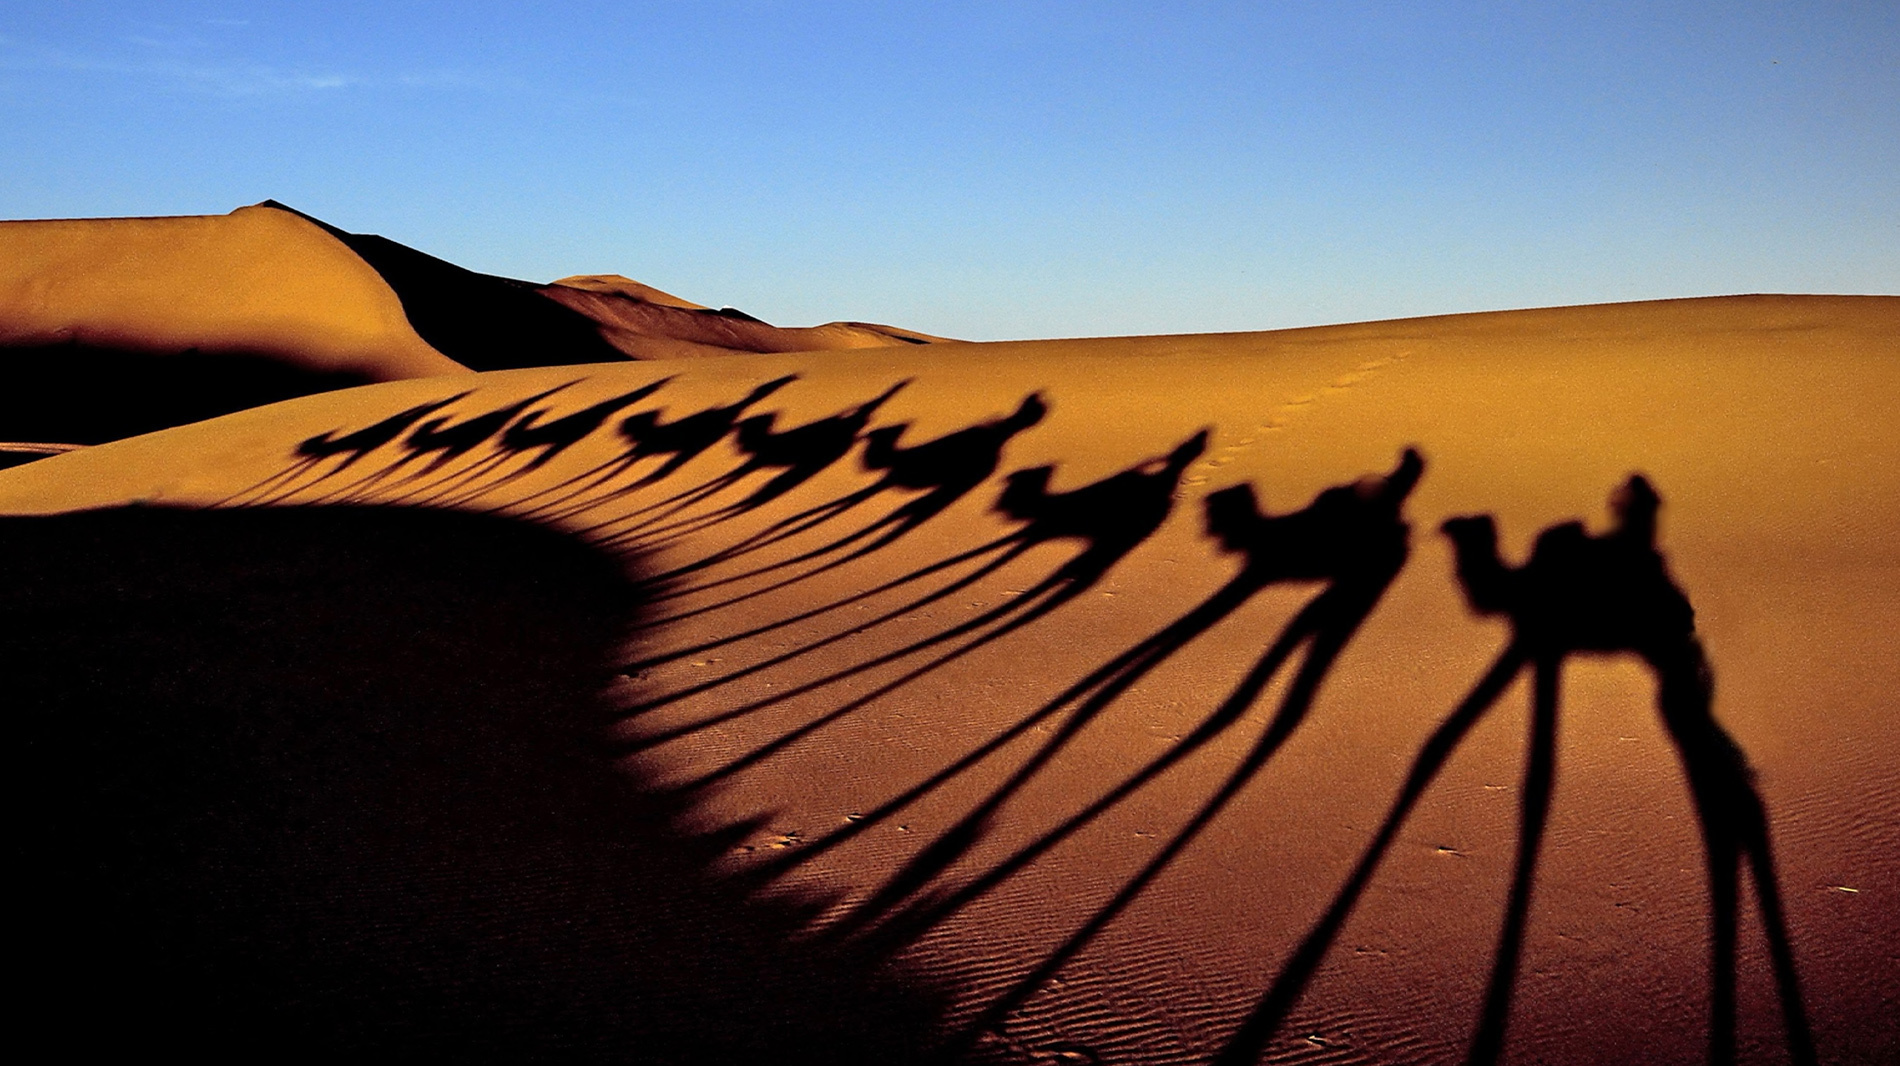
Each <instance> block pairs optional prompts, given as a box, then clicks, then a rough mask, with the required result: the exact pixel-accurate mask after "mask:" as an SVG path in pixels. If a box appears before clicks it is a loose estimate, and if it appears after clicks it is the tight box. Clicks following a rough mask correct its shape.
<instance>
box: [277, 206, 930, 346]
mask: <svg viewBox="0 0 1900 1066" xmlns="http://www.w3.org/2000/svg"><path fill="white" fill-rule="evenodd" d="M264 206H266V207H274V208H278V209H280V210H283V211H290V212H293V213H294V211H293V209H292V208H288V207H285V206H284V205H282V204H279V203H277V202H276V201H265V204H264ZM302 217H305V218H309V216H307V215H306V216H302ZM310 221H311V222H314V223H315V224H317V225H319V226H322V227H323V228H324V229H325V230H326V231H328V232H329V233H330V234H332V235H333V236H335V237H336V238H337V239H338V240H340V241H342V242H343V243H344V244H346V245H348V246H349V247H350V248H351V249H352V250H353V251H355V252H356V253H357V254H358V255H360V256H362V257H363V259H364V260H365V261H366V262H368V263H369V264H370V265H371V266H373V267H375V268H376V270H377V271H378V272H379V273H381V275H382V276H383V279H384V280H385V281H387V282H388V283H389V285H390V287H391V288H393V289H395V290H396V294H397V295H398V296H399V297H401V299H402V305H403V309H404V310H405V311H406V312H407V313H408V315H409V321H410V322H412V323H414V324H415V327H416V330H417V332H419V333H420V334H422V336H423V337H424V338H425V339H426V340H428V342H429V343H430V344H432V345H434V346H435V347H436V348H437V349H438V350H440V351H442V352H445V353H447V354H448V355H449V356H451V357H452V358H454V359H455V360H457V361H458V362H461V363H463V364H465V365H467V366H469V367H471V368H473V369H476V370H506V369H514V368H519V367H526V366H559V365H563V364H571V363H601V362H615V361H618V360H620V359H626V358H633V359H678V358H686V357H690V356H700V355H731V354H734V353H740V352H805V351H821V350H834V349H845V348H874V347H883V346H886V345H892V344H927V343H930V342H932V341H937V340H941V339H942V338H939V337H931V336H929V335H927V334H922V333H914V332H912V331H909V330H902V329H897V328H895V327H892V326H877V325H870V324H866V323H861V322H833V323H830V324H828V325H823V326H814V327H810V328H793V329H786V328H781V327H778V326H772V325H768V324H766V323H764V322H761V321H759V320H758V319H756V318H753V317H752V316H750V315H747V314H745V313H744V312H742V311H738V310H736V309H734V308H730V307H727V308H722V309H719V310H714V309H712V308H708V307H702V306H700V305H698V304H694V303H690V302H688V301H685V300H682V299H680V298H679V297H677V296H673V295H671V294H669V293H664V292H661V291H660V290H658V289H655V288H653V287H652V286H649V285H644V284H641V283H640V282H637V281H634V280H632V279H630V278H625V277H621V276H620V275H615V274H599V275H578V276H576V277H572V278H563V279H561V280H560V281H556V282H553V283H552V284H548V285H537V284H535V283H533V282H527V281H517V280H515V279H513V278H504V277H498V276H496V275H493V274H482V273H478V272H476V271H473V270H467V269H464V268H463V267H459V266H456V265H455V264H453V263H450V262H447V261H446V260H442V259H438V258H436V257H435V256H432V255H428V254H426V253H423V252H419V251H417V250H416V249H414V248H410V247H408V246H406V245H402V244H398V243H396V242H395V241H392V240H390V239H388V238H387V237H380V236H377V235H375V234H360V233H348V232H345V231H343V230H341V229H338V228H336V227H335V226H332V225H330V224H329V223H326V222H322V221H319V220H317V219H310Z"/></svg>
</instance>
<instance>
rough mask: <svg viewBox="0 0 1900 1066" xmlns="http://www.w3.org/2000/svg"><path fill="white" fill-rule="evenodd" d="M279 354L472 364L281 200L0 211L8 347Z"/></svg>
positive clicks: (0, 278) (437, 368)
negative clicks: (15, 218)
mask: <svg viewBox="0 0 1900 1066" xmlns="http://www.w3.org/2000/svg"><path fill="white" fill-rule="evenodd" d="M60 343H77V344H83V345H94V346H98V347H105V348H113V349H118V350H124V351H134V352H145V353H149V354H152V355H175V354H177V353H180V352H184V351H187V350H196V351H199V352H204V353H207V354H246V355H257V356H264V357H269V358H274V359H278V360H282V361H283V362H285V363H288V364H290V365H293V366H296V367H299V368H302V369H305V370H311V371H318V372H329V373H349V374H355V375H360V376H361V377H363V378H365V379H367V380H370V381H395V380H399V379H402V378H412V377H425V376H429V375H433V374H450V373H457V372H460V371H462V370H464V369H466V368H464V367H463V366H462V365H461V364H459V363H457V362H455V361H454V360H452V359H450V358H448V357H447V356H444V355H443V354H442V353H441V352H439V351H437V350H435V349H434V348H432V347H430V346H429V345H428V344H427V343H426V342H425V341H424V340H423V339H422V338H421V337H420V336H418V335H417V333H416V331H415V330H414V329H412V328H411V327H410V325H409V321H408V319H407V318H406V317H405V316H404V314H403V309H402V304H401V302H400V301H399V300H398V299H397V297H396V294H395V293H394V292H393V291H391V289H390V287H389V286H388V285H387V284H385V283H384V282H383V279H382V278H381V276H380V275H378V274H377V273H376V271H374V270H372V269H370V267H369V265H368V264H367V263H365V262H364V261H363V260H362V259H361V258H360V257H359V256H357V255H355V254H353V253H352V252H351V251H350V249H348V248H347V247H345V246H344V245H343V244H342V243H340V242H339V241H337V240H336V239H335V238H333V237H331V236H330V235H329V234H327V233H325V232H324V231H323V230H322V229H320V228H319V227H317V226H315V225H312V224H311V223H310V222H308V221H305V220H304V219H302V218H300V217H298V216H297V215H294V214H291V213H289V212H285V211H275V210H271V209H269V208H265V207H240V208H238V209H237V210H236V211H233V212H231V213H230V214H228V215H202V216H182V217H171V218H102V219H56V220H49V221H27V222H0V346H5V347H10V348H11V347H26V346H33V345H49V344H60Z"/></svg>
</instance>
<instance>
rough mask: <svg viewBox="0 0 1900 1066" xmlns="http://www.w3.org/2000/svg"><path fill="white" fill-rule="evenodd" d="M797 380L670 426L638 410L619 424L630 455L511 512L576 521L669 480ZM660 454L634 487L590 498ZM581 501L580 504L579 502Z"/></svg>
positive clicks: (788, 378) (776, 382)
mask: <svg viewBox="0 0 1900 1066" xmlns="http://www.w3.org/2000/svg"><path fill="white" fill-rule="evenodd" d="M796 380H798V375H796V374H787V375H785V376H784V377H779V378H774V379H772V380H771V381H767V382H765V383H764V384H761V385H758V386H756V387H755V388H753V389H752V390H751V391H750V392H748V393H746V394H745V395H744V396H743V397H740V398H739V400H738V401H737V402H734V403H730V404H722V405H720V406H717V407H708V408H706V409H705V410H703V411H695V412H693V413H692V414H689V415H684V416H682V417H680V418H676V419H673V420H672V421H670V422H663V421H661V420H660V414H661V412H659V411H636V412H635V413H633V414H631V415H629V416H627V417H626V418H625V419H624V420H622V421H621V423H620V426H619V433H620V436H621V438H622V439H623V440H625V441H626V442H627V448H626V450H625V451H624V452H622V453H621V454H620V455H619V456H617V457H615V458H613V459H610V460H608V461H607V462H604V463H602V464H600V465H599V466H596V467H594V468H593V469H591V470H584V471H582V472H581V473H579V474H576V475H574V476H573V477H571V478H568V479H567V480H566V481H563V482H561V483H559V484H557V485H552V486H549V487H548V488H546V489H543V490H541V491H540V492H537V493H533V494H531V495H529V496H525V497H523V498H521V499H519V500H516V501H514V502H513V503H512V504H510V505H508V507H509V513H511V514H513V515H515V516H516V517H520V518H545V519H564V518H571V517H573V516H575V515H578V514H582V513H584V512H586V511H588V510H591V509H593V508H595V507H598V506H600V505H601V504H603V503H606V502H608V501H609V500H613V499H618V498H620V497H623V496H625V495H627V494H628V493H631V492H636V491H638V490H640V489H643V488H645V487H647V486H648V485H652V484H655V483H656V482H660V481H663V480H665V479H666V478H668V477H671V476H672V475H673V474H674V473H676V472H678V471H679V469H680V468H681V467H684V466H685V465H686V464H687V463H690V462H692V461H693V460H694V459H697V458H698V457H699V456H700V455H702V454H704V453H705V452H707V451H708V450H710V449H711V448H712V447H713V445H715V444H718V443H719V442H720V441H722V440H724V439H726V435H727V434H728V433H731V432H732V428H733V426H734V425H736V424H737V423H738V421H739V418H740V416H741V415H743V414H745V412H746V411H747V410H749V409H750V408H752V407H753V406H755V405H756V404H758V403H760V402H762V401H763V400H765V398H766V397H768V396H770V395H772V394H773V393H775V392H777V391H778V390H780V389H782V388H784V387H785V386H787V385H789V384H791V383H792V382H794V381H796ZM657 456H666V461H665V462H663V463H661V464H660V465H658V466H656V467H654V468H653V469H652V470H650V471H648V472H647V473H646V474H645V475H643V476H641V477H639V478H637V479H635V480H634V481H633V482H632V483H630V484H627V485H624V486H621V487H620V488H619V489H616V490H613V491H611V492H608V493H606V494H605V495H601V496H598V497H594V496H589V495H588V493H589V492H591V491H592V490H594V489H597V488H599V487H600V486H602V485H605V484H608V483H609V482H611V481H613V479H614V478H617V477H619V476H620V475H622V474H624V473H626V472H627V471H628V470H631V469H633V468H634V467H635V466H637V465H639V464H640V462H641V461H642V460H645V459H651V458H654V457H657ZM554 493H564V494H563V495H557V496H555V497H554V498H553V499H551V500H546V501H544V502H542V503H539V504H536V505H535V506H533V507H529V508H526V509H519V508H520V505H521V504H524V503H528V502H530V501H532V500H536V499H540V498H541V497H543V496H547V495H550V494H554ZM576 500H578V501H580V502H578V503H576V502H575V501H576ZM669 502H672V501H671V499H668V500H662V501H660V504H665V503H669ZM656 506H658V505H656ZM640 513H641V512H640V511H634V512H631V514H640Z"/></svg>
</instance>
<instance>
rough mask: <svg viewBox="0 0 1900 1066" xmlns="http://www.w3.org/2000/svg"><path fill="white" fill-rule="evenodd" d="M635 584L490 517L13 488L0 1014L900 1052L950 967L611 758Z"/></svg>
mask: <svg viewBox="0 0 1900 1066" xmlns="http://www.w3.org/2000/svg"><path fill="white" fill-rule="evenodd" d="M637 587H638V586H637V585H636V584H635V583H634V582H632V581H631V580H630V579H629V578H628V576H627V574H626V573H625V571H624V570H623V569H622V564H621V563H620V562H618V561H616V560H613V559H611V558H610V557H608V556H606V555H604V554H602V553H600V552H598V551H596V550H594V549H591V548H589V547H587V546H585V545H583V544H581V543H580V542H578V541H577V540H575V539H574V538H571V537H567V536H562V535H558V534H555V533H552V532H549V531H546V530H544V529H540V528H537V527H533V526H530V525H527V524H524V523H519V522H515V521H511V520H506V519H500V518H495V517H489V516H481V515H468V514H454V513H444V512H439V511H436V512H429V511H418V510H412V509H402V508H387V507H381V508H365V507H284V508H247V509H241V510H228V511H210V512H205V511H186V510H176V509H165V508H147V507H129V508H121V509H113V510H105V511H97V512H85V513H74V514H66V515H56V516H50V517H19V518H4V519H0V589H4V590H5V595H4V597H0V634H5V637H4V642H0V678H3V679H4V684H5V686H6V691H7V699H6V704H7V707H8V709H9V711H10V712H11V713H10V717H9V720H10V722H11V724H12V726H13V728H15V729H16V730H18V732H17V733H16V735H15V739H16V743H17V744H18V745H19V748H20V751H19V755H18V757H17V758H16V761H15V766H16V770H15V773H14V774H13V775H12V779H13V781H14V782H15V784H14V786H13V796H14V805H13V810H14V819H15V832H14V834H13V844H12V846H11V853H12V855H13V857H14V865H13V869H14V878H15V884H16V892H17V895H16V897H15V898H16V902H15V908H16V910H15V913H16V915H18V916H19V920H18V922H17V924H16V927H15V928H16V932H15V945H16V946H15V948H14V953H13V956H12V958H13V962H14V968H15V971H16V973H19V974H22V975H27V976H28V977H29V979H28V980H26V981H25V982H23V984H22V985H21V986H19V987H18V988H17V989H16V992H15V993H14V994H13V995H14V1000H13V1002H14V1017H15V1019H16V1022H15V1027H14V1032H15V1034H16V1036H17V1037H20V1038H22V1039H30V1040H31V1041H32V1042H33V1043H41V1044H43V1043H44V1042H45V1041H48V1040H57V1042H58V1044H59V1045H60V1046H62V1047H67V1048H71V1049H74V1050H75V1051H78V1050H82V1049H83V1050H84V1051H85V1052H88V1053H92V1054H98V1055H102V1056H111V1057H133V1056H136V1057H137V1058H140V1059H144V1058H150V1057H158V1056H162V1055H164V1053H166V1052H171V1053H173V1054H184V1055H189V1056H191V1057H192V1058H195V1059H205V1058H210V1059H212V1060H222V1059H234V1058H238V1057H243V1058H245V1059H250V1060H255V1059H266V1060H286V1059H288V1060H303V1061H338V1060H346V1059H362V1058H365V1057H368V1058H373V1059H403V1060H411V1059H424V1060H438V1059H451V1058H453V1059H457V1060H472V1061H495V1062H519V1061H545V1060H549V1059H558V1060H561V1061H625V1062H653V1063H687V1062H706V1063H727V1062H793V1063H798V1062H812V1063H832V1062H862V1063H887V1062H903V1061H908V1060H911V1059H914V1058H916V1057H917V1056H919V1055H921V1054H922V1053H923V1051H924V1050H925V1049H927V1048H928V1047H929V1046H930V1045H931V1043H932V1041H933V1039H934V1038H935V1036H936V1030H935V1024H936V1017H937V1014H936V1012H937V1010H938V1009H939V1005H940V1002H941V1001H940V999H939V997H938V996H937V995H936V994H935V993H933V992H931V991H930V990H929V989H928V988H926V987H925V985H924V984H923V983H922V982H921V981H919V980H918V979H916V978H915V977H914V976H907V975H905V974H903V973H899V972H896V971H894V970H891V969H883V970H874V969H873V968H872V967H871V965H870V964H869V963H865V962H863V961H860V960H856V959H853V958H851V957H849V956H847V955H846V954H844V953H841V952H835V951H830V950H828V949H826V948H824V947H823V946H822V945H817V944H813V943H810V942H804V941H799V940H797V939H796V934H797V933H798V932H799V930H800V929H801V928H802V927H803V924H804V923H805V922H806V921H807V920H808V918H809V917H810V915H811V914H812V913H813V912H814V911H815V909H816V908H818V907H819V906H821V905H822V903H823V902H824V901H821V900H812V899H802V900H801V899H792V900H781V901H778V902H771V903H765V902H760V901H756V900H752V899H749V898H747V896H746V894H745V889H744V886H742V885H739V884H736V883H734V882H732V881H731V880H729V879H726V878H724V877H722V876H720V875H719V874H718V873H717V872H716V871H715V869H714V863H715V861H716V860H717V859H719V858H720V856H721V855H722V854H723V853H724V852H725V851H726V849H727V848H728V847H729V846H730V845H731V843H732V842H733V840H734V839H735V837H736V836H737V835H742V834H744V833H745V832H747V831H748V830H749V827H747V826H733V827H725V828H724V829H721V830H714V831H707V830H705V829H703V828H696V827H695V825H694V822H693V819H692V816H691V812H690V811H689V810H686V809H684V808H682V807H680V806H678V805H676V804H674V803H672V802H671V801H668V800H665V799H663V798H660V797H657V796H655V795H653V794H651V793H648V792H645V791H642V789H641V788H640V783H639V782H638V781H634V780H629V779H628V778H627V777H625V776H624V775H623V774H621V773H620V772H618V771H615V770H612V769H610V760H609V756H608V753H607V752H606V751H605V750H604V748H603V745H602V743H601V742H600V734H601V731H602V730H603V729H604V728H605V727H606V726H607V725H608V724H609V721H610V717H611V716H610V714H609V709H608V708H607V707H606V706H605V705H604V701H603V700H602V699H601V695H600V694H601V693H602V691H603V689H604V688H605V686H607V685H608V683H609V681H610V678H611V666H612V664H613V663H614V662H615V657H616V651H617V649H618V646H619V642H620V640H621V637H622V635H623V633H624V632H625V631H626V630H627V628H628V626H629V625H630V623H631V622H633V621H634V620H635V619H636V618H637V616H638V614H639V612H640V610H641V604H640V602H639V600H638V594H637ZM79 1011H84V1012H88V1013H92V1014H95V1015H97V1016H99V1018H100V1024H97V1025H91V1026H86V1027H84V1028H82V1029H79V1030H75V1029H73V1028H71V1027H69V1026H67V1025H65V1020H69V1019H71V1018H73V1017H74V1016H75V1012H79ZM48 1026H57V1027H58V1029H57V1031H56V1032H55V1031H52V1030H49V1029H48Z"/></svg>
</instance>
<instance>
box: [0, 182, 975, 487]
mask: <svg viewBox="0 0 1900 1066" xmlns="http://www.w3.org/2000/svg"><path fill="white" fill-rule="evenodd" d="M941 339H942V338H937V337H930V336H927V335H925V334H921V333H915V332H912V331H909V330H901V329H896V328H894V327H890V326H877V325H869V324H865V323H849V322H834V323H831V324H829V325H825V326H817V327H813V328H810V329H782V328H779V327H776V326H771V325H767V324H766V323H764V322H760V321H759V320H757V319H755V318H752V317H751V316H749V315H746V314H743V313H741V312H738V311H735V310H733V309H732V308H725V309H722V310H713V309H710V308H705V307H701V306H699V305H697V304H693V303H689V302H687V301H685V300H681V299H680V298H678V297H676V296H671V295H669V294H667V293H664V292H661V291H660V290H658V289H654V288H652V287H650V286H646V285H642V284H640V283H639V282H636V281H632V280H630V279H627V278H623V277H620V276H618V275H598V276H590V277H573V278H566V279H563V280H562V281H560V282H556V283H554V284H551V285H536V284H533V283H530V282H525V281H517V280H514V279H512V278H503V277H497V276H494V275H491V274H482V273H477V272H475V271H472V270H466V269H464V268H462V267H459V266H456V265H455V264H453V263H449V262H446V261H444V260H441V259H438V258H436V257H434V256H431V255H428V254H425V253H423V252H420V251H417V250H416V249H413V248H409V247H406V246H404V245H401V244H398V243H396V242H395V241H391V240H389V239H387V238H385V237H380V236H376V235H374V234H357V233H349V232H346V231H344V230H342V229H339V228H337V227H335V226H331V225H329V224H328V223H325V222H322V221H320V220H318V219H314V218H311V217H310V216H308V215H304V214H302V213H300V212H298V211H295V210H293V209H292V208H289V207H286V206H284V205H282V204H279V203H277V202H276V201H272V200H267V201H265V202H264V203H262V204H258V205H255V206H252V207H244V208H239V209H238V210H236V211H233V212H231V213H230V214H228V215H220V216H203V217H185V218H127V219H68V220H57V221H22V222H0V386H4V387H0V441H25V442H56V443H66V444H92V443H100V442H104V441H107V440H116V439H119V438H121V437H127V436H132V435H135V434H139V433H146V432H150V431H153V430H157V429H164V428H168V427H171V426H176V425H183V424H185V423H188V422H194V421H198V420H201V419H205V418H211V417H215V416H217V415H222V414H228V413H230V412H233V411H238V410H242V409H244V408H246V407H257V406H262V405H265V404H270V403H275V402H278V401H280V400H286V399H291V398H294V397H297V396H306V395H309V394H311V393H315V392H324V391H328V390H332V389H338V388H346V387H349V386H353V385H360V384H366V383H369V382H377V381H393V380H400V379H404V378H414V377H427V376H433V375H440V374H454V373H462V372H466V371H468V370H476V371H490V370H505V369H516V368H523V367H543V366H566V365H574V364H581V363H615V362H622V361H625V360H627V359H630V358H631V359H677V358H685V357H689V356H705V355H730V354H736V353H756V352H793V351H814V350H826V349H851V348H870V347H886V346H894V345H895V346H902V345H911V344H927V343H931V342H934V341H939V340H941ZM9 454H12V455H13V456H14V460H15V461H20V455H21V454H24V453H9Z"/></svg>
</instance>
